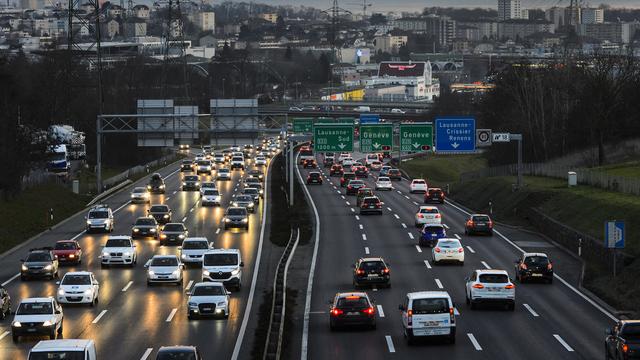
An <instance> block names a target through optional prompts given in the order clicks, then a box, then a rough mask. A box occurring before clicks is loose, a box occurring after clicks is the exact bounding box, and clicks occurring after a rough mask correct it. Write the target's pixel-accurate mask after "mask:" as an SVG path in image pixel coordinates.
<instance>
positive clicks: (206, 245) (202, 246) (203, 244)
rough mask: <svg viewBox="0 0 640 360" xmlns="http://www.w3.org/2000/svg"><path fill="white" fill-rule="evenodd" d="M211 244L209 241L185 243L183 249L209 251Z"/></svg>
mask: <svg viewBox="0 0 640 360" xmlns="http://www.w3.org/2000/svg"><path fill="white" fill-rule="evenodd" d="M208 248H209V242H207V241H185V242H183V243H182V249H184V250H197V249H208Z"/></svg>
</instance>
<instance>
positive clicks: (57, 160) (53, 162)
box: [47, 144, 71, 176]
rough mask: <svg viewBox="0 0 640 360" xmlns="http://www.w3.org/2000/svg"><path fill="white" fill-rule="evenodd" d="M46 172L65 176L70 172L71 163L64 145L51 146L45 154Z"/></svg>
mask: <svg viewBox="0 0 640 360" xmlns="http://www.w3.org/2000/svg"><path fill="white" fill-rule="evenodd" d="M47 158H48V159H47V171H49V172H51V173H54V174H57V175H59V176H66V175H68V174H69V171H70V170H71V161H70V159H69V153H68V152H67V146H66V145H64V144H63V145H53V146H51V147H50V149H49V151H48V153H47Z"/></svg>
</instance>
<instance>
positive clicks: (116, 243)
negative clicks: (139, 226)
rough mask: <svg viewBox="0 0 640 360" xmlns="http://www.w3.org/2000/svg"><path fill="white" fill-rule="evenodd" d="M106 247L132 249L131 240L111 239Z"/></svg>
mask: <svg viewBox="0 0 640 360" xmlns="http://www.w3.org/2000/svg"><path fill="white" fill-rule="evenodd" d="M105 247H131V242H130V241H129V239H109V240H107V243H106V244H105Z"/></svg>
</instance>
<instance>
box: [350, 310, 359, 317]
mask: <svg viewBox="0 0 640 360" xmlns="http://www.w3.org/2000/svg"><path fill="white" fill-rule="evenodd" d="M356 315H359V314H358V312H354V311H350V312H348V313H347V316H356Z"/></svg>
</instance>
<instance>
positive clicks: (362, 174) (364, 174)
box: [353, 166, 369, 179]
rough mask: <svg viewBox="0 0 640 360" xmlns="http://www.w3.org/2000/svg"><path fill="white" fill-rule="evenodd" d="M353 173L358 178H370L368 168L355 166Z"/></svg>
mask: <svg viewBox="0 0 640 360" xmlns="http://www.w3.org/2000/svg"><path fill="white" fill-rule="evenodd" d="M353 172H355V174H356V178H359V179H362V178H368V177H369V169H367V167H366V166H354V167H353Z"/></svg>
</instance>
